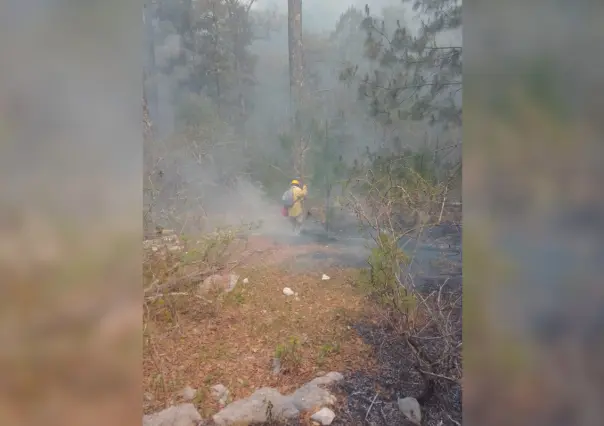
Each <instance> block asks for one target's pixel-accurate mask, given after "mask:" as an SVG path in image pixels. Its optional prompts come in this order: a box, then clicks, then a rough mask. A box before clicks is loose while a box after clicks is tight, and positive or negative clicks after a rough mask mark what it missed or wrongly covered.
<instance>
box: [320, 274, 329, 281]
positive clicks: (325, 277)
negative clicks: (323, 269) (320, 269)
mask: <svg viewBox="0 0 604 426" xmlns="http://www.w3.org/2000/svg"><path fill="white" fill-rule="evenodd" d="M321 279H322V280H323V281H327V280H328V279H329V275H325V274H323V276H322V277H321Z"/></svg>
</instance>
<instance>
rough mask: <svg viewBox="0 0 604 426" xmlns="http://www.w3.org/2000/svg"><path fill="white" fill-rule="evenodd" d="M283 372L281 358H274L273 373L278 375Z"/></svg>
mask: <svg viewBox="0 0 604 426" xmlns="http://www.w3.org/2000/svg"><path fill="white" fill-rule="evenodd" d="M279 373H281V360H280V359H279V358H273V374H274V375H275V376H276V375H278V374H279Z"/></svg>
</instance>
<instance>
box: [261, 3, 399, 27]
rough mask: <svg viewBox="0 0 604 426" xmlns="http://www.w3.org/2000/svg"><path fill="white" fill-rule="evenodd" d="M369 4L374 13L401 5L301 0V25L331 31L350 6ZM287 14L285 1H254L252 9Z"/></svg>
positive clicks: (362, 6) (361, 6) (361, 7)
mask: <svg viewBox="0 0 604 426" xmlns="http://www.w3.org/2000/svg"><path fill="white" fill-rule="evenodd" d="M367 3H370V5H371V8H372V10H373V11H374V12H377V11H379V10H380V9H382V8H383V7H385V6H390V5H402V2H401V0H371V1H367V0H302V14H303V17H302V25H303V26H304V28H306V29H308V30H314V31H322V30H326V31H331V30H333V29H334V27H335V24H336V22H337V20H338V18H339V17H340V15H341V14H342V13H343V12H345V11H346V9H348V8H349V7H350V6H355V7H357V8H359V9H361V10H362V9H364V7H365V4H367ZM273 5H276V6H277V8H278V10H280V11H282V12H287V1H286V0H277V1H276V0H256V3H255V4H254V7H257V8H259V9H260V8H273V7H274V6H273Z"/></svg>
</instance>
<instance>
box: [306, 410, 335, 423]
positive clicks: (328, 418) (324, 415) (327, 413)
mask: <svg viewBox="0 0 604 426" xmlns="http://www.w3.org/2000/svg"><path fill="white" fill-rule="evenodd" d="M335 418H336V413H334V412H333V411H331V410H330V409H329V408H327V407H323V408H321V409H320V410H319V411H317V412H316V413H315V414H313V415H312V416H311V418H310V419H311V420H314V421H315V422H319V423H321V424H322V425H323V426H327V425H330V424H331V422H333V419H335Z"/></svg>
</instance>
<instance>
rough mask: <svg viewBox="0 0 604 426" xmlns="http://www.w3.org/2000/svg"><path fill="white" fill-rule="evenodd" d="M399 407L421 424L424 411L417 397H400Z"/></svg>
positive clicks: (411, 419)
mask: <svg viewBox="0 0 604 426" xmlns="http://www.w3.org/2000/svg"><path fill="white" fill-rule="evenodd" d="M398 408H399V410H401V412H402V413H403V414H404V415H405V417H407V418H408V419H409V420H410V421H411V422H413V423H415V424H416V425H421V422H422V411H421V408H420V406H419V402H417V399H415V398H411V397H407V398H402V399H399V400H398Z"/></svg>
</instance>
